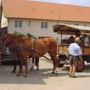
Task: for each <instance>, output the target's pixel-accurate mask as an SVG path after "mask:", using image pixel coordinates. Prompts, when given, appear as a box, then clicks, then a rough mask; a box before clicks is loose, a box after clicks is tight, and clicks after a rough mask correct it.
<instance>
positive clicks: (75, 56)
mask: <svg viewBox="0 0 90 90" xmlns="http://www.w3.org/2000/svg"><path fill="white" fill-rule="evenodd" d="M79 43H80V38H79V37H76V38H75V41H74V43H71V44H70V45H69V48H68V52H69V61H70V72H69V73H70V74H69V76H70V77H72V78H74V77H75V71H76V65H77V60H83V59H82V57H81V55H82V50H81V47H80V46H79Z"/></svg>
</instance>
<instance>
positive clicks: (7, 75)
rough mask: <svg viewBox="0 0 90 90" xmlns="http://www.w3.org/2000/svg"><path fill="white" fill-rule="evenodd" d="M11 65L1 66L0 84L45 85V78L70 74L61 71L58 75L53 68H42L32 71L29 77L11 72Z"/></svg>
mask: <svg viewBox="0 0 90 90" xmlns="http://www.w3.org/2000/svg"><path fill="white" fill-rule="evenodd" d="M11 71H12V67H11V66H0V84H37V85H39V84H42V85H45V84H46V83H45V81H44V79H48V78H50V77H63V76H66V75H68V72H65V71H61V72H59V73H58V75H55V74H52V73H51V71H52V69H40V70H39V71H37V70H34V71H30V72H29V75H28V77H23V76H16V74H13V73H11Z"/></svg>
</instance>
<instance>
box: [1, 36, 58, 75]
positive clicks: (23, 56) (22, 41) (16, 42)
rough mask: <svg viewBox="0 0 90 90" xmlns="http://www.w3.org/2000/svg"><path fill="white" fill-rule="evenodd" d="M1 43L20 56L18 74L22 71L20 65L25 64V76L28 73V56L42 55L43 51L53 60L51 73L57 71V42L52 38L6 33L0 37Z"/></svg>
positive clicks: (36, 56)
mask: <svg viewBox="0 0 90 90" xmlns="http://www.w3.org/2000/svg"><path fill="white" fill-rule="evenodd" d="M2 41H3V44H4V45H5V46H9V47H10V48H11V49H12V51H13V52H14V55H17V56H19V58H20V63H21V64H20V69H19V74H20V75H21V73H22V65H24V66H25V73H24V74H25V76H27V75H28V61H27V58H28V57H32V58H33V57H34V58H38V57H43V55H44V54H45V53H48V54H49V55H50V57H51V60H52V61H53V70H52V73H55V74H56V73H57V70H56V69H57V66H58V60H57V57H56V56H57V43H56V41H55V40H54V39H53V38H51V37H50V38H43V39H37V40H34V41H33V40H32V39H31V38H30V37H25V38H21V37H17V36H15V35H12V34H6V35H4V36H3V37H2Z"/></svg>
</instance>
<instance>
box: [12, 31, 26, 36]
mask: <svg viewBox="0 0 90 90" xmlns="http://www.w3.org/2000/svg"><path fill="white" fill-rule="evenodd" d="M13 35H15V36H19V37H24V36H25V35H24V34H22V33H20V32H17V31H14V33H13Z"/></svg>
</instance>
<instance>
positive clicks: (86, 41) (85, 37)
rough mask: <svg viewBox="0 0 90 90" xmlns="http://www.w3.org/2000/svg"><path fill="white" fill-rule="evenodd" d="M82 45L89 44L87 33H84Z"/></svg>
mask: <svg viewBox="0 0 90 90" xmlns="http://www.w3.org/2000/svg"><path fill="white" fill-rule="evenodd" d="M84 46H86V47H88V46H89V38H88V36H87V35H84Z"/></svg>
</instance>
